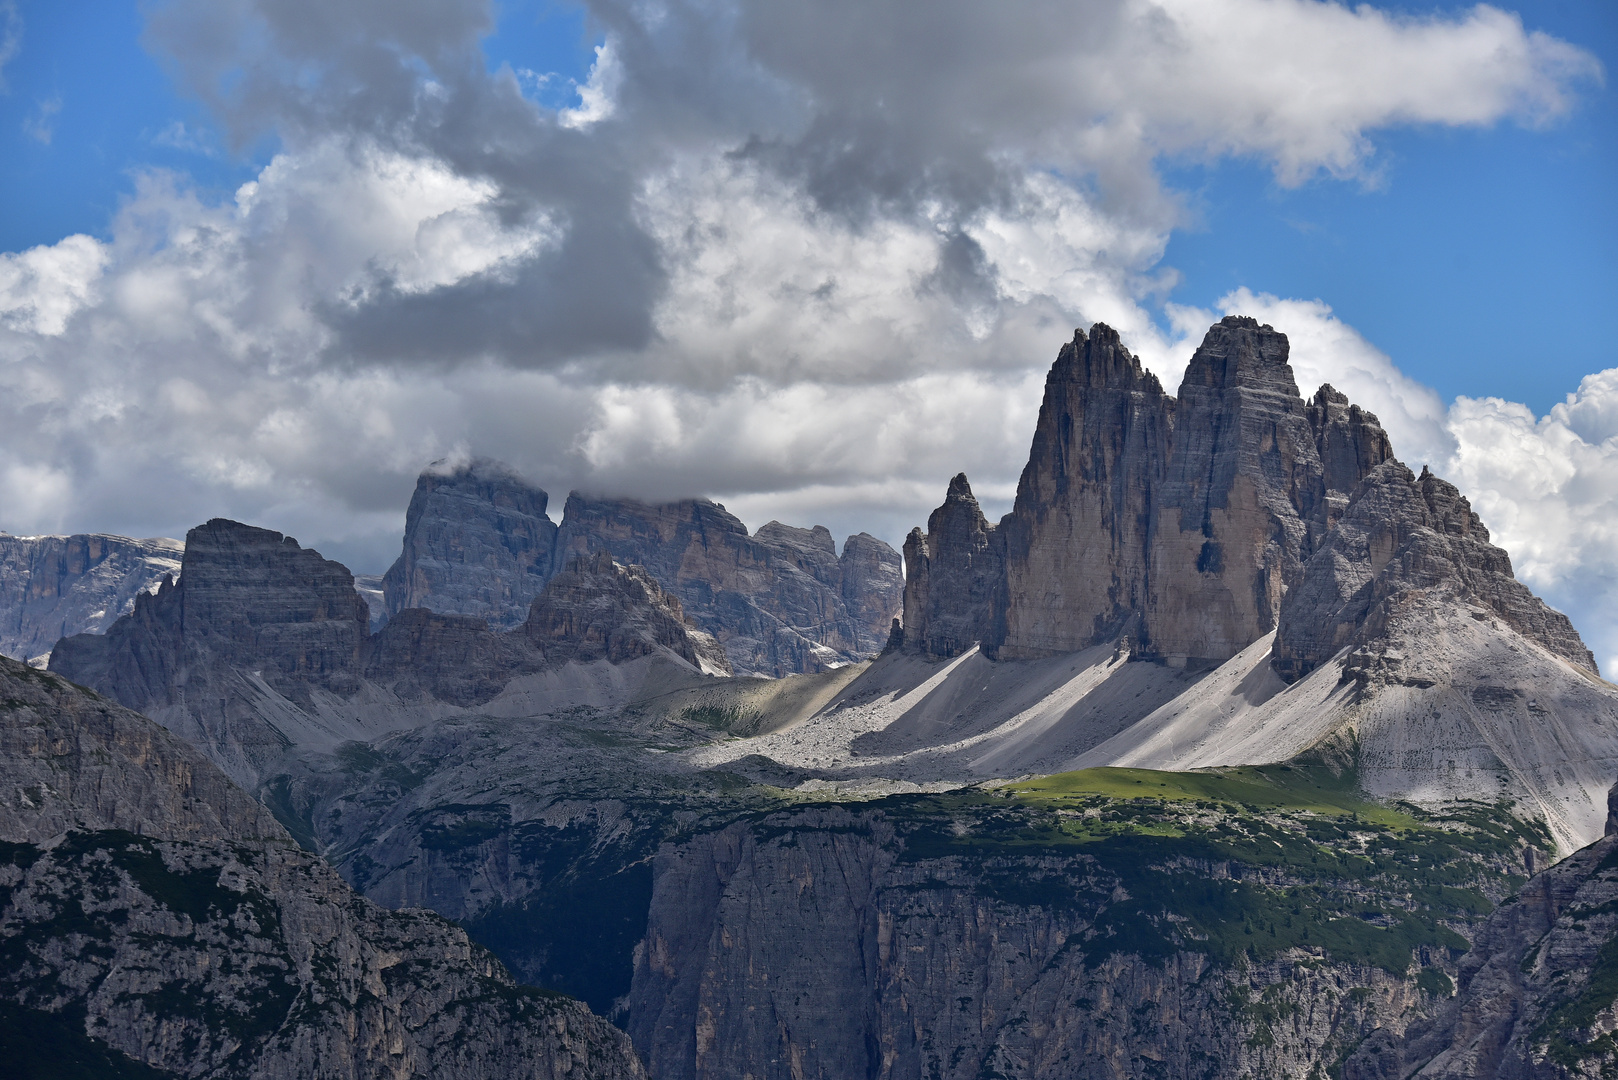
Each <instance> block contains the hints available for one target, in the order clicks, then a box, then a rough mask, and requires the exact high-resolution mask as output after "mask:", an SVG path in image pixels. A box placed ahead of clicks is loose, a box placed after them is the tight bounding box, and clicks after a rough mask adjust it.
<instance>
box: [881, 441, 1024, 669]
mask: <svg viewBox="0 0 1618 1080" xmlns="http://www.w3.org/2000/svg"><path fill="white" fill-rule="evenodd" d="M904 559H905V591H904V601H905V603H904V610H905V622H904V627H903V631H902V634H901V637H900V641H901V642H902V645H903V648H904V649H905V650H906V651H907V652H914V653H919V654H921V655H923V656H934V657H949V656H956V655H959V654H960V653H963V652H965V651H966V650H967V649H970V648H971V647H972V646H973V644H974V643H976V642H978V641H979V640H981V639H982V638H983V637H984V635H985V634H986V633H987V631H988V629H989V626H990V620H991V619H992V618H993V616H994V608H993V600H994V597H995V594H996V590H997V589H998V588H999V587H1000V582H1001V575H1002V572H1003V570H1004V566H1005V561H1004V556H1003V555H1002V553H1001V545H1000V537H999V536H998V535H997V534H996V532H995V528H994V526H993V525H990V524H989V522H988V520H987V519H985V518H984V516H983V511H982V509H980V508H979V507H978V501H977V499H976V498H975V497H973V495H972V487H971V485H970V484H969V483H968V482H967V479H966V474H965V473H960V474H958V475H957V476H956V477H955V479H953V480H951V481H950V484H949V492H948V493H947V494H946V495H945V497H944V505H942V506H940V507H939V508H938V509H937V510H934V511H933V513H932V516H931V517H929V518H928V519H927V532H926V533H925V534H924V533H922V531H921V530H920V529H912V530H910V535H909V536H908V537H906V538H905V550H904Z"/></svg>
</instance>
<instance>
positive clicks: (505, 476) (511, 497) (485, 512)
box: [382, 459, 556, 630]
mask: <svg viewBox="0 0 1618 1080" xmlns="http://www.w3.org/2000/svg"><path fill="white" fill-rule="evenodd" d="M549 500H550V496H548V495H546V493H545V492H544V491H542V490H541V489H539V488H537V487H535V486H533V485H532V484H530V483H528V482H527V481H526V480H524V479H522V477H520V476H518V475H517V474H516V473H514V472H513V471H512V470H510V469H509V468H507V467H506V466H504V465H502V464H500V463H499V462H495V461H488V460H481V459H480V460H477V461H473V462H471V463H469V464H466V465H463V466H460V467H459V468H454V469H449V470H444V469H442V468H435V467H429V468H428V469H427V471H425V472H423V473H422V474H421V476H420V477H419V478H418V479H417V481H416V491H415V494H414V495H412V496H411V497H410V508H409V510H407V511H406V513H405V535H404V550H403V551H402V552H401V553H400V555H399V558H398V561H396V562H395V563H394V564H393V566H392V567H391V568H389V570H388V572H387V574H386V575H385V576H384V577H383V579H382V591H383V596H384V603H385V607H386V610H387V614H388V616H389V617H392V616H394V615H397V614H398V613H399V612H401V611H404V610H405V609H407V608H428V609H430V610H432V611H437V612H442V613H445V614H454V615H476V616H478V617H479V618H483V619H487V620H488V621H489V624H490V625H491V626H493V627H494V628H495V629H498V630H509V629H512V628H513V627H515V626H517V625H518V624H520V623H521V622H522V621H523V619H524V618H525V617H526V615H527V612H528V604H529V602H530V601H532V600H533V598H534V597H535V596H538V595H539V591H540V589H542V588H544V587H545V582H546V580H547V579H548V578H549V577H550V575H551V573H552V571H553V569H555V568H554V567H553V566H552V551H553V549H554V547H555V544H556V525H555V524H554V523H552V521H551V519H550V518H548V517H546V516H545V507H546V504H547V503H548V502H549Z"/></svg>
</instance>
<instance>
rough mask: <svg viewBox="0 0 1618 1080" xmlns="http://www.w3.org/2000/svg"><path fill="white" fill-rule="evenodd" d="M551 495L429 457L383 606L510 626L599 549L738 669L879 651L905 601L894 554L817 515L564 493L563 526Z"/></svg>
mask: <svg viewBox="0 0 1618 1080" xmlns="http://www.w3.org/2000/svg"><path fill="white" fill-rule="evenodd" d="M546 503H547V496H546V494H545V492H544V491H541V490H540V489H539V488H537V487H534V486H533V485H531V484H529V483H527V482H526V481H524V480H522V479H521V478H520V477H518V476H517V475H516V474H515V473H513V472H512V471H511V470H510V469H508V468H507V467H506V466H504V465H501V464H499V463H498V462H492V461H481V460H480V461H475V462H473V463H471V464H470V465H467V466H464V467H462V468H459V469H455V470H452V471H448V472H446V471H444V470H442V469H439V468H429V469H428V470H427V471H426V472H424V473H422V475H421V478H420V479H419V480H418V481H417V484H416V493H415V495H414V496H413V497H412V498H411V500H410V510H409V512H408V514H407V515H406V521H405V538H404V550H403V553H402V554H401V555H400V557H399V560H398V561H397V562H396V563H394V565H393V567H392V568H391V569H389V571H388V573H387V574H386V576H385V577H384V578H383V583H382V585H383V592H384V597H385V601H384V605H383V606H384V608H385V611H386V614H387V616H388V617H390V618H391V617H393V616H396V615H397V614H398V613H399V612H401V611H404V610H406V609H408V608H413V607H419V608H427V609H430V610H432V611H434V612H438V613H440V614H445V615H471V616H477V617H479V618H483V619H486V620H488V622H489V624H490V625H491V626H492V627H494V629H496V630H511V629H515V628H516V627H518V626H520V625H521V624H522V623H523V622H524V620H526V619H527V617H528V605H529V604H530V602H531V601H532V600H533V598H534V597H536V596H538V595H539V593H540V590H541V589H543V588H544V585H545V582H546V581H548V580H549V579H550V578H551V577H552V576H553V575H556V574H559V573H561V572H563V571H564V570H565V569H566V568H567V567H568V566H569V564H570V563H571V562H572V560H573V559H574V558H575V557H577V556H580V555H591V554H594V553H595V552H598V551H607V552H610V553H611V554H612V557H613V558H614V559H616V560H617V561H618V562H620V563H622V564H624V565H635V566H643V567H645V568H646V569H647V570H648V571H649V572H650V573H651V575H652V576H653V577H654V578H656V579H657V581H658V583H659V584H660V585H661V586H662V587H663V589H664V590H666V591H667V592H669V593H671V594H673V595H675V596H678V597H679V598H680V601H681V602H682V604H683V605H684V610H685V614H686V615H687V616H689V617H690V618H691V619H692V620H693V621H694V622H695V623H696V624H697V625H698V626H699V627H700V628H701V629H702V630H704V631H705V632H707V633H709V634H712V635H714V636H715V637H717V638H718V639H719V640H720V641H721V642H722V643H723V644H724V647H725V650H726V653H727V655H728V656H729V657H730V658H731V662H732V664H733V666H734V667H735V669H736V670H737V671H740V672H742V673H744V674H754V675H769V676H777V675H786V674H792V673H798V672H805V673H806V672H815V671H822V670H825V669H827V668H829V667H835V666H837V665H840V664H844V663H849V662H851V661H854V660H859V659H863V658H865V657H868V656H871V655H873V654H875V653H876V652H877V651H878V650H880V649H881V648H882V646H883V644H884V643H885V642H886V641H887V636H888V631H889V624H890V623H891V622H892V620H893V618H894V616H895V615H897V614H898V613H899V610H900V606H901V603H902V592H903V575H902V572H901V563H900V559H899V554H898V553H897V552H896V551H894V550H893V549H892V548H890V547H888V545H886V544H884V543H883V542H882V541H880V540H878V539H876V538H875V537H873V536H869V535H867V534H863V533H862V534H860V535H858V536H853V537H849V539H848V540H847V541H846V542H845V544H844V547H843V553H842V556H841V557H839V556H838V553H837V546H836V543H835V542H834V540H833V539H832V535H831V533H830V532H829V531H827V530H826V529H825V527H823V526H819V525H817V526H815V527H814V528H812V529H800V528H794V527H792V526H788V525H782V524H781V523H780V522H775V521H772V522H769V523H768V524H766V525H764V526H763V527H761V528H760V529H759V530H758V531H757V532H756V533H753V534H751V535H749V534H748V531H747V527H746V526H745V525H743V524H742V523H741V521H739V520H738V519H737V518H736V517H735V516H734V515H733V514H730V513H728V512H727V511H726V510H725V508H724V507H723V506H720V505H718V504H717V503H714V502H710V501H709V500H707V499H685V500H681V501H678V502H671V503H662V504H655V505H654V504H647V503H640V502H636V501H633V500H627V499H597V498H589V497H586V496H584V495H581V494H579V493H578V492H574V493H572V494H571V495H569V496H568V500H567V503H566V505H565V507H564V509H563V515H562V524H561V526H560V527H558V526H555V525H552V524H551V521H550V519H549V518H548V517H546V515H545V508H546Z"/></svg>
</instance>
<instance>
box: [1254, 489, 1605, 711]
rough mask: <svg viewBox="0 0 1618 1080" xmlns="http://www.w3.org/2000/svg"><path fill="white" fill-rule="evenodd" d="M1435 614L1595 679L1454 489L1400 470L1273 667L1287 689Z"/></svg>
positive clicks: (1558, 617)
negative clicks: (1528, 647) (1530, 647)
mask: <svg viewBox="0 0 1618 1080" xmlns="http://www.w3.org/2000/svg"><path fill="white" fill-rule="evenodd" d="M1434 604H1451V605H1455V604H1459V605H1463V606H1468V607H1470V608H1472V609H1474V611H1475V615H1474V617H1476V618H1489V617H1497V618H1499V619H1501V620H1502V621H1504V622H1505V623H1506V624H1507V625H1508V626H1510V627H1511V628H1512V629H1513V630H1515V631H1517V633H1519V634H1521V635H1522V636H1523V637H1525V638H1527V639H1529V640H1530V641H1533V642H1536V643H1537V644H1539V645H1541V646H1543V647H1544V648H1545V649H1547V650H1549V651H1550V652H1551V653H1553V654H1555V655H1557V656H1560V657H1562V658H1563V659H1565V660H1567V661H1569V662H1570V663H1572V664H1575V665H1577V666H1579V667H1582V668H1584V669H1585V670H1587V671H1590V672H1595V671H1596V670H1597V669H1596V663H1595V658H1594V657H1593V656H1592V655H1591V653H1590V650H1589V649H1587V648H1586V647H1585V645H1584V642H1583V641H1582V640H1581V639H1580V638H1579V635H1578V632H1577V631H1576V630H1574V629H1573V625H1572V623H1570V622H1569V621H1568V619H1567V616H1565V615H1563V614H1562V613H1561V612H1559V611H1556V610H1554V609H1552V608H1550V607H1549V606H1547V605H1546V604H1545V602H1544V601H1542V600H1540V599H1539V598H1538V597H1536V596H1535V595H1534V594H1533V593H1531V592H1530V591H1529V590H1528V589H1527V587H1526V586H1524V585H1523V584H1522V583H1521V582H1519V581H1517V580H1516V579H1515V578H1514V577H1512V573H1511V559H1510V557H1509V556H1508V555H1507V554H1506V553H1505V552H1504V551H1502V550H1501V549H1500V548H1498V547H1495V546H1494V545H1493V544H1491V543H1490V542H1489V533H1488V530H1487V529H1485V528H1484V527H1483V524H1482V522H1481V521H1479V520H1478V517H1477V515H1476V514H1474V513H1473V512H1472V507H1471V505H1470V504H1469V503H1468V502H1467V500H1466V498H1465V497H1464V496H1462V495H1461V493H1460V492H1459V491H1458V490H1457V489H1456V488H1455V486H1454V485H1452V484H1449V483H1447V482H1445V481H1444V480H1441V479H1439V478H1438V477H1436V476H1434V475H1433V474H1432V473H1431V471H1429V470H1427V469H1425V468H1424V469H1423V470H1422V473H1421V475H1420V476H1419V477H1418V476H1415V475H1414V474H1412V473H1411V471H1410V470H1409V469H1407V468H1405V466H1403V465H1402V464H1400V463H1399V462H1397V461H1387V462H1384V463H1383V464H1381V465H1379V466H1378V467H1377V468H1376V469H1374V470H1372V472H1371V473H1370V475H1368V476H1367V477H1366V478H1365V480H1364V481H1363V482H1362V483H1361V484H1359V485H1358V486H1357V487H1356V489H1355V491H1354V494H1353V497H1352V499H1351V501H1350V502H1349V504H1348V506H1347V509H1346V511H1345V512H1344V514H1343V515H1342V519H1341V520H1340V521H1339V522H1338V523H1337V525H1336V527H1335V528H1334V529H1333V530H1332V531H1331V532H1330V533H1329V534H1328V535H1327V536H1326V537H1325V539H1324V541H1323V542H1322V544H1321V547H1320V550H1319V551H1317V552H1316V553H1315V555H1314V556H1313V557H1312V558H1311V559H1310V560H1309V563H1308V565H1307V566H1306V567H1305V569H1304V573H1303V575H1302V577H1301V578H1300V580H1299V582H1298V584H1297V585H1296V586H1295V587H1294V588H1293V589H1292V590H1291V591H1290V592H1289V593H1288V594H1287V597H1286V600H1285V602H1284V603H1283V605H1282V610H1281V619H1280V627H1279V630H1278V632H1277V634H1276V642H1275V647H1274V651H1273V657H1272V661H1271V662H1272V666H1273V667H1274V668H1275V670H1276V671H1277V672H1278V673H1280V674H1281V676H1282V677H1283V678H1285V679H1287V680H1288V681H1294V680H1296V679H1298V678H1301V677H1302V676H1304V675H1306V674H1308V673H1309V672H1310V671H1312V670H1314V669H1315V668H1317V667H1319V666H1320V665H1321V664H1323V663H1324V662H1325V661H1326V660H1328V659H1329V658H1331V657H1332V656H1334V655H1336V654H1337V653H1338V652H1339V651H1340V650H1341V649H1343V648H1345V647H1349V646H1353V647H1354V648H1355V649H1357V650H1364V651H1368V652H1369V653H1373V654H1380V653H1381V652H1384V651H1386V650H1385V648H1383V647H1381V646H1379V645H1378V643H1379V642H1382V641H1383V639H1384V638H1385V637H1387V636H1388V634H1389V633H1390V629H1391V628H1392V627H1393V626H1394V624H1396V623H1397V622H1399V621H1401V620H1404V621H1409V620H1410V619H1411V618H1414V617H1418V616H1419V612H1420V611H1423V610H1427V609H1428V608H1430V607H1431V606H1432V605H1434Z"/></svg>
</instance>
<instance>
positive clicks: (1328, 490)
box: [905, 316, 1391, 665]
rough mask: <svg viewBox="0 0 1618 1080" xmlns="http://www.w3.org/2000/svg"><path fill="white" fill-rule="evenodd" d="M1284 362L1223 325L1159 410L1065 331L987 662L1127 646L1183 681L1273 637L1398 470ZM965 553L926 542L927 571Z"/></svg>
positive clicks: (1099, 335) (1092, 340) (1112, 352)
mask: <svg viewBox="0 0 1618 1080" xmlns="http://www.w3.org/2000/svg"><path fill="white" fill-rule="evenodd" d="M1287 354H1288V344H1287V339H1286V335H1284V334H1281V333H1278V332H1277V331H1276V330H1274V329H1273V328H1271V327H1269V326H1260V325H1259V324H1258V323H1257V322H1255V321H1254V320H1253V319H1250V318H1246V317H1243V316H1229V317H1227V318H1225V319H1223V320H1221V321H1220V322H1218V323H1216V324H1215V325H1214V326H1213V327H1211V328H1210V329H1209V331H1208V334H1207V336H1206V337H1205V338H1204V339H1203V342H1202V345H1201V347H1200V348H1198V349H1197V352H1196V354H1195V355H1194V356H1193V357H1192V358H1191V362H1190V365H1189V366H1188V368H1187V369H1186V374H1185V379H1184V381H1183V382H1182V383H1181V386H1180V390H1179V395H1178V397H1169V396H1168V395H1166V394H1165V393H1164V392H1163V390H1162V388H1161V386H1160V385H1159V384H1158V381H1157V379H1156V377H1154V376H1153V375H1151V374H1150V373H1149V372H1147V371H1145V370H1144V369H1143V368H1142V366H1141V364H1140V361H1139V360H1137V359H1136V358H1135V357H1133V356H1131V355H1130V354H1129V352H1128V351H1127V350H1125V349H1124V348H1123V345H1122V344H1121V342H1120V341H1119V339H1118V335H1117V333H1116V332H1115V331H1113V330H1112V329H1111V328H1109V327H1107V326H1104V325H1101V324H1097V325H1096V326H1094V327H1092V328H1091V330H1090V333H1089V334H1088V335H1086V334H1084V333H1082V332H1075V334H1074V338H1073V341H1072V342H1070V343H1069V344H1067V345H1065V346H1064V347H1063V349H1062V351H1061V354H1060V355H1059V356H1058V357H1057V361H1056V363H1055V365H1054V366H1053V367H1052V368H1051V372H1050V375H1049V377H1048V378H1047V380H1046V386H1045V399H1044V402H1043V404H1042V405H1041V408H1040V414H1039V421H1038V424H1037V426H1036V428H1035V432H1034V440H1033V447H1032V450H1031V452H1030V455H1029V462H1028V466H1027V468H1025V469H1024V471H1023V475H1022V480H1021V481H1020V483H1019V484H1018V489H1017V502H1016V505H1015V507H1014V509H1013V510H1012V512H1011V513H1010V514H1009V515H1007V516H1006V518H1005V519H1003V520H1002V521H1001V523H1000V525H999V526H998V528H997V529H996V530H995V531H994V536H995V538H996V544H997V550H998V551H1000V552H1001V553H1002V564H1003V569H1002V570H1001V571H1000V579H999V581H998V582H997V583H996V584H995V585H994V586H993V587H992V588H989V589H987V590H985V594H986V595H989V596H992V597H993V600H992V603H990V604H989V605H988V606H989V607H990V609H991V611H990V613H989V614H988V615H980V616H979V621H978V626H977V629H976V631H975V632H976V633H978V640H981V641H982V643H983V647H984V650H985V652H987V653H989V654H990V655H991V656H994V657H996V658H999V659H1034V658H1040V657H1048V656H1052V655H1055V654H1058V653H1066V652H1073V651H1076V650H1078V649H1082V648H1086V647H1088V646H1091V645H1095V644H1099V643H1101V642H1104V641H1108V640H1112V639H1115V638H1119V637H1121V636H1124V635H1128V636H1129V637H1130V638H1131V639H1132V645H1133V652H1134V654H1135V655H1137V656H1138V657H1141V658H1147V657H1151V658H1157V659H1162V660H1167V661H1169V662H1171V663H1174V664H1176V665H1184V664H1186V663H1189V662H1197V663H1205V662H1220V661H1224V660H1227V659H1229V658H1230V657H1232V656H1234V655H1236V654H1237V653H1238V652H1240V651H1241V650H1242V649H1243V648H1245V647H1246V646H1248V645H1249V644H1251V643H1252V642H1253V641H1256V640H1257V639H1258V638H1260V637H1263V636H1264V635H1265V634H1268V633H1270V632H1271V631H1273V630H1274V629H1275V627H1276V623H1277V620H1278V618H1279V614H1280V608H1281V600H1282V597H1283V596H1284V595H1285V593H1286V590H1287V589H1288V588H1289V587H1290V586H1291V585H1293V584H1294V583H1296V582H1297V581H1298V580H1299V579H1300V578H1301V576H1302V573H1303V566H1304V563H1305V562H1306V561H1307V560H1308V559H1309V557H1310V556H1311V555H1312V554H1313V553H1314V550H1315V548H1316V547H1317V546H1318V545H1319V543H1321V542H1322V540H1323V538H1324V537H1325V536H1326V535H1327V533H1328V532H1329V531H1330V529H1331V528H1332V526H1333V524H1334V523H1335V521H1336V520H1337V517H1338V516H1339V515H1341V513H1342V512H1343V510H1344V508H1345V507H1346V506H1347V504H1348V498H1349V492H1350V491H1352V490H1353V488H1354V486H1355V485H1356V484H1357V483H1359V481H1360V480H1361V479H1362V478H1363V477H1364V476H1365V475H1366V473H1367V472H1369V471H1370V470H1371V469H1373V468H1375V467H1376V466H1377V465H1380V464H1381V463H1382V462H1384V461H1387V460H1390V459H1391V449H1390V447H1389V445H1388V439H1387V435H1386V434H1385V433H1384V432H1383V431H1382V429H1381V427H1380V425H1378V423H1377V421H1376V417H1374V416H1372V415H1371V414H1369V413H1367V412H1365V411H1364V410H1362V409H1359V408H1357V407H1355V406H1352V405H1350V404H1349V403H1348V401H1347V399H1346V398H1344V397H1343V395H1341V394H1339V393H1338V392H1337V391H1335V390H1333V389H1332V388H1331V387H1329V386H1326V387H1322V388H1321V389H1320V390H1319V392H1317V394H1316V395H1315V397H1314V398H1313V400H1312V401H1311V402H1310V403H1307V404H1306V403H1305V402H1304V400H1303V398H1302V397H1300V396H1299V394H1298V388H1297V384H1296V382H1295V380H1294V379H1293V375H1292V369H1291V367H1290V366H1289V365H1288V363H1287ZM930 531H931V530H930ZM967 533H970V530H967ZM963 535H964V534H963ZM918 536H919V534H918ZM964 542H965V544H966V545H967V546H966V547H963V548H961V549H960V550H959V551H953V550H952V549H951V547H950V544H951V541H950V540H949V539H948V538H946V537H943V536H942V535H941V536H940V539H939V540H938V541H932V540H931V539H929V540H928V541H927V542H926V544H925V554H926V555H927V559H928V565H929V567H931V566H933V565H939V564H944V563H950V562H951V561H952V560H953V561H961V560H964V559H966V558H968V557H970V556H971V555H972V551H973V548H972V547H971V545H974V544H977V543H978V542H979V541H978V540H977V539H976V538H974V537H970V536H968V537H967V539H965V541H964ZM916 550H917V552H918V553H920V552H921V550H922V549H921V548H916ZM955 591H956V592H958V590H955ZM928 595H931V590H928ZM922 596H923V591H922V590H918V589H911V590H909V591H907V604H906V608H905V625H906V627H907V630H906V635H907V638H908V637H909V627H911V626H913V625H916V624H917V623H918V620H919V621H921V622H926V620H928V619H929V617H930V616H929V613H928V612H927V611H925V610H924V609H923V608H922V607H920V606H916V605H918V604H920V603H921V601H922ZM912 601H914V603H912ZM929 602H933V601H929ZM964 622H965V623H970V622H972V620H971V619H970V618H966V619H965V620H964ZM969 645H970V642H963V641H952V642H950V643H949V646H948V647H949V648H953V649H955V651H957V652H958V651H960V650H961V649H963V648H965V647H967V646H969Z"/></svg>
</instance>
